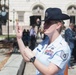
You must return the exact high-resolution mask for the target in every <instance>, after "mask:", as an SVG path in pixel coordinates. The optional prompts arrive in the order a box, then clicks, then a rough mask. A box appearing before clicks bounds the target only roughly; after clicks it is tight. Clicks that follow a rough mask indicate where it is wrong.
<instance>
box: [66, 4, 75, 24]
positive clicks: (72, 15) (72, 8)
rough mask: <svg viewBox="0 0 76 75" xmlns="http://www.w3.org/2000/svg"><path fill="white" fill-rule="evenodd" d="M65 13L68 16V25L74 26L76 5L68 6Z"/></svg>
mask: <svg viewBox="0 0 76 75" xmlns="http://www.w3.org/2000/svg"><path fill="white" fill-rule="evenodd" d="M67 11H68V14H69V15H70V23H74V24H76V5H71V6H69V7H68V9H67Z"/></svg>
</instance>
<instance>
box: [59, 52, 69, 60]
mask: <svg viewBox="0 0 76 75" xmlns="http://www.w3.org/2000/svg"><path fill="white" fill-rule="evenodd" d="M68 55H69V54H68V53H65V52H64V51H61V53H60V57H61V58H62V59H63V60H64V61H65V60H67V58H68Z"/></svg>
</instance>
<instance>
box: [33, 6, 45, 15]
mask: <svg viewBox="0 0 76 75" xmlns="http://www.w3.org/2000/svg"><path fill="white" fill-rule="evenodd" d="M32 13H33V15H43V13H44V8H43V7H42V6H41V5H36V6H34V7H33V9H32Z"/></svg>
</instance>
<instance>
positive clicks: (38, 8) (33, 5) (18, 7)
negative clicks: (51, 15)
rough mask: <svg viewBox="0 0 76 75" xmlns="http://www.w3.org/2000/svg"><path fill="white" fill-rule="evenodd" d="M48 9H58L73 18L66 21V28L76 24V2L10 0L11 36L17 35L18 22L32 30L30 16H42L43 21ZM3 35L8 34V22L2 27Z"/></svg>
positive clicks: (70, 0) (60, 0)
mask: <svg viewBox="0 0 76 75" xmlns="http://www.w3.org/2000/svg"><path fill="white" fill-rule="evenodd" d="M6 1H8V0H6ZM48 7H51V8H52V7H58V8H60V9H61V10H62V12H63V13H66V14H68V15H70V16H71V20H66V21H65V26H66V27H68V25H69V22H70V21H71V22H73V23H74V24H76V0H9V34H15V25H16V20H18V21H19V25H21V26H23V28H25V29H29V28H30V16H35V17H36V16H40V18H41V20H43V19H44V15H45V14H44V12H45V10H46V9H47V8H48ZM42 24H43V23H41V27H42V26H43V25H42ZM2 33H3V34H4V35H5V34H7V33H8V22H7V23H6V26H4V25H3V26H2Z"/></svg>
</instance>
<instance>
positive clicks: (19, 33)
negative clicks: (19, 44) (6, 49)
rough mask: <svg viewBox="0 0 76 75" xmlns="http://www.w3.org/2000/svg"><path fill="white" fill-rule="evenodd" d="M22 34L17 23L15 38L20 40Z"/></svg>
mask: <svg viewBox="0 0 76 75" xmlns="http://www.w3.org/2000/svg"><path fill="white" fill-rule="evenodd" d="M22 32H23V30H22V27H21V26H19V24H18V23H17V24H16V37H17V38H18V39H20V38H22Z"/></svg>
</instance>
